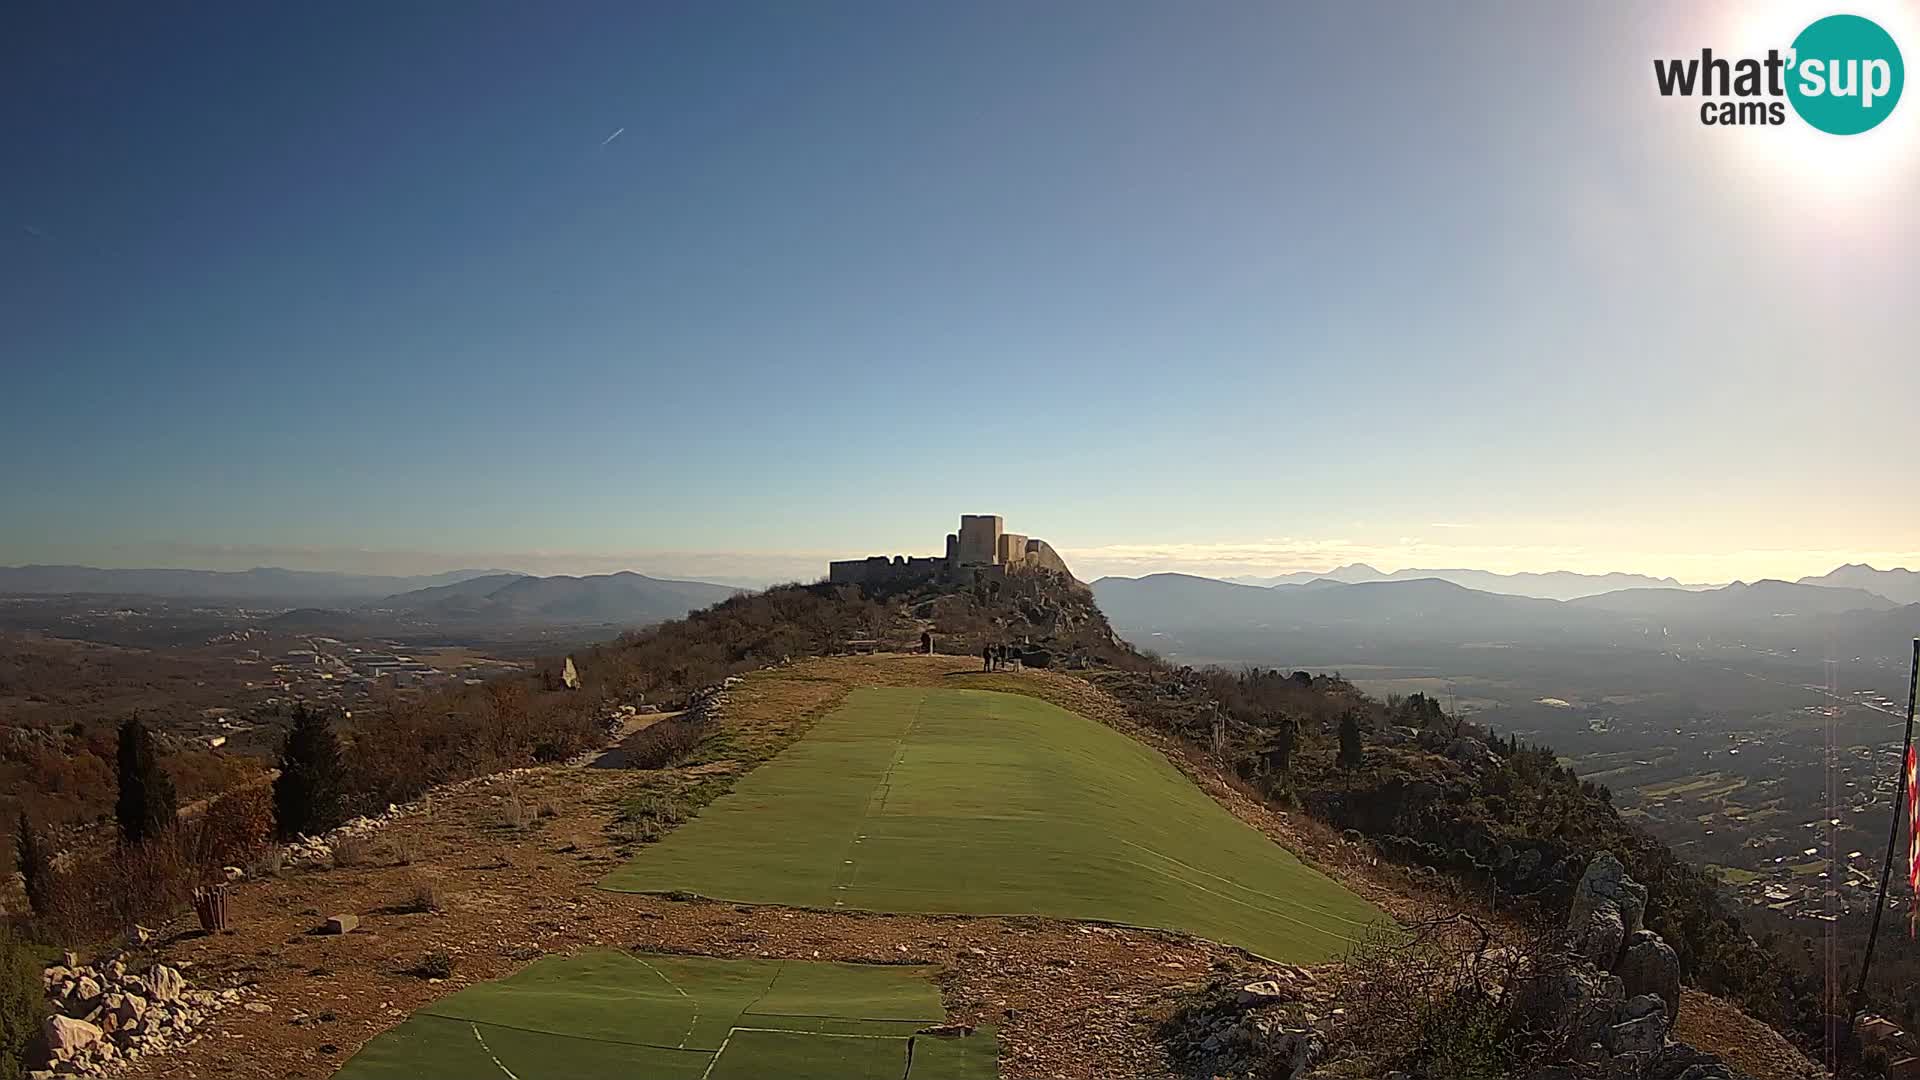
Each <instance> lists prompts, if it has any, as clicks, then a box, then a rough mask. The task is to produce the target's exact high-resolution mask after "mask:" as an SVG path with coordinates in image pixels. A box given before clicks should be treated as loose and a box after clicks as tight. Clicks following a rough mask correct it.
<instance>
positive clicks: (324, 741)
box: [273, 703, 347, 838]
mask: <svg viewBox="0 0 1920 1080" xmlns="http://www.w3.org/2000/svg"><path fill="white" fill-rule="evenodd" d="M346 804H347V799H346V764H345V760H344V758H343V757H342V756H341V753H340V740H339V738H338V737H337V736H335V735H334V733H333V721H332V720H331V719H330V718H329V717H328V716H327V715H326V714H325V713H323V712H320V711H319V710H317V709H310V708H308V707H307V706H306V705H305V704H304V703H303V704H301V705H299V706H297V707H295V709H294V711H293V727H292V728H290V729H289V730H288V731H287V741H286V743H285V744H284V745H283V746H282V748H281V750H280V775H279V777H278V778H277V779H275V780H274V782H273V809H274V817H275V820H276V822H277V827H278V829H279V832H280V835H281V836H282V837H283V838H292V837H294V836H296V835H299V834H301V833H305V834H306V835H308V836H317V835H319V834H320V833H323V832H326V831H327V830H328V829H331V828H333V827H334V826H335V825H338V824H340V822H341V820H343V819H344V818H345V816H346Z"/></svg>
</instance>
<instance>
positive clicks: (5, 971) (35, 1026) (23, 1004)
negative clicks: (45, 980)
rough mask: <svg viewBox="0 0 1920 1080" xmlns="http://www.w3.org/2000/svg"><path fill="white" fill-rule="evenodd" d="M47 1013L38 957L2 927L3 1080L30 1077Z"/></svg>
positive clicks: (0, 1024) (0, 1052)
mask: <svg viewBox="0 0 1920 1080" xmlns="http://www.w3.org/2000/svg"><path fill="white" fill-rule="evenodd" d="M44 1011H45V1010H44V1001H43V999H42V998H41V990H40V959H39V957H38V956H36V955H35V954H34V952H33V950H32V949H31V948H29V947H28V946H26V945H25V944H23V943H21V942H19V941H16V940H15V939H14V938H13V935H12V933H11V932H10V931H9V930H7V929H6V928H5V927H4V926H0V1080H19V1078H20V1077H23V1076H25V1075H27V1053H28V1051H29V1050H30V1049H31V1047H32V1046H33V1043H34V1041H35V1040H36V1039H37V1038H39V1035H40V1021H41V1018H42V1015H43V1014H44Z"/></svg>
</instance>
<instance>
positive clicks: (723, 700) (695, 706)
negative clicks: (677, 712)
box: [680, 675, 741, 724]
mask: <svg viewBox="0 0 1920 1080" xmlns="http://www.w3.org/2000/svg"><path fill="white" fill-rule="evenodd" d="M740 682H741V679H740V677H739V676H738V675H729V676H728V677H727V679H726V681H724V682H721V683H717V684H715V685H713V686H708V687H704V688H702V689H699V690H695V691H694V692H693V693H691V694H688V695H687V711H686V714H685V715H683V716H682V717H681V718H680V719H681V721H682V722H683V723H695V724H697V723H700V722H702V721H705V720H718V719H719V718H720V714H721V713H723V712H725V711H726V708H727V691H728V690H729V689H731V688H733V687H735V686H738V685H740Z"/></svg>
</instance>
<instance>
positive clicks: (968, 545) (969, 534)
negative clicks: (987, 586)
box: [959, 514, 1001, 566]
mask: <svg viewBox="0 0 1920 1080" xmlns="http://www.w3.org/2000/svg"><path fill="white" fill-rule="evenodd" d="M1000 533H1001V521H1000V515H998V514H962V515H960V544H959V556H960V565H962V566H991V565H992V564H994V563H997V562H999V561H1000Z"/></svg>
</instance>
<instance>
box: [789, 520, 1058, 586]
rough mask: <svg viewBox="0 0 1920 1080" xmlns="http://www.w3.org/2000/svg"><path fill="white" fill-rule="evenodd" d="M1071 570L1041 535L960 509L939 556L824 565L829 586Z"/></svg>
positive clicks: (884, 557) (876, 557)
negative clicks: (1008, 528) (956, 527)
mask: <svg viewBox="0 0 1920 1080" xmlns="http://www.w3.org/2000/svg"><path fill="white" fill-rule="evenodd" d="M1030 570H1052V571H1055V572H1057V573H1061V574H1065V575H1067V576H1068V577H1069V578H1071V577H1072V576H1073V572H1072V571H1071V570H1068V569H1067V564H1066V561H1065V560H1064V559H1062V558H1060V555H1059V553H1058V552H1055V551H1054V550H1053V548H1052V546H1051V545H1049V544H1048V543H1047V542H1046V541H1045V540H1039V539H1035V538H1033V537H1029V536H1022V535H1021V534H1019V533H1010V532H1007V531H1006V529H1005V527H1004V525H1003V523H1002V522H1001V519H1000V515H998V514H962V515H960V531H959V532H951V533H948V534H947V553H946V554H945V555H944V556H931V555H928V556H918V555H915V556H907V555H892V556H888V555H870V556H868V557H867V558H864V559H841V560H837V561H835V562H834V563H832V564H831V565H830V566H829V567H828V571H827V580H829V581H831V582H833V583H834V584H835V585H885V586H890V587H898V586H904V585H915V584H919V583H921V582H929V581H992V580H1000V579H1004V578H1005V577H1006V575H1007V574H1008V573H1021V572H1025V571H1030Z"/></svg>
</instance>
